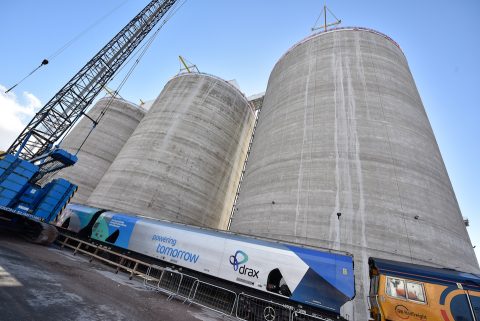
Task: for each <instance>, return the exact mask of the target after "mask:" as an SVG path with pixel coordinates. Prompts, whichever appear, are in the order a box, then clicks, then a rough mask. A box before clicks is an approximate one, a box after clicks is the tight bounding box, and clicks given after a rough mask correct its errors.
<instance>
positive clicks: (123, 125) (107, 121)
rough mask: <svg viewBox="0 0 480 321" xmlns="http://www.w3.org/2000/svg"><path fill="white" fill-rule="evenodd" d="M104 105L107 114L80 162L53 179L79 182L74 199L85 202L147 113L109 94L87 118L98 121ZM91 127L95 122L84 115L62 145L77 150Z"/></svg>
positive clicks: (83, 150)
mask: <svg viewBox="0 0 480 321" xmlns="http://www.w3.org/2000/svg"><path fill="white" fill-rule="evenodd" d="M107 105H108V106H107ZM105 107H108V108H107V109H106V112H105V114H104V116H103V117H102V119H101V120H100V122H99V123H98V124H97V125H96V127H95V129H94V130H93V131H92V133H91V134H90V136H89V137H88V139H87V140H86V141H85V143H84V144H83V146H82V148H81V149H80V151H79V152H78V154H77V156H78V162H77V163H76V164H75V165H74V166H72V167H68V168H65V169H63V170H61V171H60V172H58V174H55V176H54V178H57V177H62V178H65V179H67V180H68V181H70V182H72V183H74V184H76V185H78V190H77V192H76V193H75V196H74V197H73V199H72V202H76V203H81V204H85V202H86V201H87V199H88V197H89V196H90V194H91V193H92V192H93V190H94V189H95V187H96V186H97V184H98V182H99V181H100V179H101V178H102V177H103V175H104V174H105V172H106V171H107V169H108V168H109V167H110V165H111V164H112V162H113V160H114V159H115V157H117V155H118V153H119V152H120V150H121V149H122V147H123V145H124V144H125V142H126V141H127V140H128V138H129V137H130V135H131V134H132V133H133V131H134V130H135V128H136V127H137V126H138V124H139V123H140V120H141V119H142V118H143V116H144V115H145V110H144V109H143V108H140V107H139V106H137V105H135V104H133V103H130V102H128V101H126V100H123V99H119V98H112V97H106V98H102V99H100V100H99V101H98V102H97V103H96V104H95V105H94V106H93V107H92V109H91V110H90V111H89V112H88V113H87V115H88V117H90V118H91V119H93V120H96V119H97V118H98V116H99V115H100V114H101V113H102V111H103V110H104V109H105ZM92 126H93V123H92V121H91V120H90V119H88V118H87V117H83V119H82V120H81V121H80V122H79V123H78V124H77V125H76V126H75V127H74V128H73V129H72V131H71V132H70V133H69V134H68V135H67V136H66V137H65V139H64V140H63V142H62V144H61V148H63V149H65V150H67V151H68V152H70V153H76V152H77V150H78V148H79V147H80V146H81V145H82V143H83V141H84V140H85V138H86V137H87V135H88V134H89V132H90V130H91V129H92Z"/></svg>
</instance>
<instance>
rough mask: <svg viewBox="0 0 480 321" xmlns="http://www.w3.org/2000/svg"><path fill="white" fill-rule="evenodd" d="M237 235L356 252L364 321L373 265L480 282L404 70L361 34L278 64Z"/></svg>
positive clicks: (338, 34) (385, 46)
mask: <svg viewBox="0 0 480 321" xmlns="http://www.w3.org/2000/svg"><path fill="white" fill-rule="evenodd" d="M337 213H340V215H337ZM230 229H231V230H232V231H234V232H239V233H246V234H253V235H259V236H260V235H261V236H266V237H271V238H275V239H280V240H286V241H292V242H297V243H303V244H309V245H316V246H322V247H329V248H333V249H338V250H344V251H348V252H351V253H353V254H354V256H355V262H356V264H355V270H356V291H357V292H356V293H357V294H356V299H355V302H354V305H353V307H351V309H350V312H345V313H348V314H350V315H352V313H353V314H354V316H355V320H367V319H368V315H367V314H368V310H367V303H366V298H367V295H368V287H369V276H368V257H370V256H374V257H381V258H387V259H393V260H398V261H405V262H412V263H420V264H428V265H435V266H444V267H450V268H456V269H459V270H464V271H471V272H478V271H479V270H478V263H477V261H476V258H475V254H474V252H473V249H472V244H471V242H470V239H469V236H468V233H467V231H466V228H465V225H464V222H463V218H462V215H461V213H460V209H459V206H458V203H457V200H456V198H455V194H454V192H453V188H452V185H451V183H450V180H449V177H448V174H447V171H446V168H445V165H444V163H443V160H442V157H441V154H440V150H439V148H438V146H437V142H436V140H435V136H434V133H433V131H432V128H431V126H430V123H429V120H428V118H427V115H426V112H425V109H424V107H423V104H422V101H421V98H420V95H419V93H418V91H417V88H416V85H415V82H414V79H413V77H412V75H411V72H410V69H409V67H408V63H407V60H406V58H405V56H404V54H403V53H402V51H401V49H400V48H399V47H398V45H397V44H396V43H395V42H394V41H393V40H391V39H390V38H388V37H387V36H385V35H383V34H381V33H379V32H376V31H373V30H367V29H362V28H346V29H338V30H331V31H327V32H323V33H319V34H316V35H313V36H311V37H309V38H307V39H305V40H303V41H301V42H299V43H298V44H296V45H295V46H294V47H292V48H291V49H290V50H289V51H288V52H287V53H286V54H285V55H284V56H283V57H281V59H280V60H279V61H278V62H277V64H276V65H275V67H274V69H273V71H272V73H271V75H270V79H269V82H268V87H267V91H266V94H265V99H264V102H263V107H262V111H261V113H260V116H259V120H258V124H257V128H256V132H255V139H254V140H253V145H252V149H251V153H250V156H249V160H248V163H247V166H246V172H245V176H244V179H243V182H242V186H241V190H240V195H239V197H238V201H237V205H236V209H235V211H234V215H233V217H232V223H231V228H230ZM347 310H348V309H347ZM352 311H354V312H352Z"/></svg>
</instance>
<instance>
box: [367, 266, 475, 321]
mask: <svg viewBox="0 0 480 321" xmlns="http://www.w3.org/2000/svg"><path fill="white" fill-rule="evenodd" d="M369 265H370V294H369V302H370V316H371V318H372V319H373V320H375V321H404V320H422V321H480V276H479V275H475V274H472V273H466V272H460V271H456V270H451V269H442V268H434V267H429V266H424V265H416V264H409V263H403V262H395V261H390V260H384V259H377V258H370V260H369Z"/></svg>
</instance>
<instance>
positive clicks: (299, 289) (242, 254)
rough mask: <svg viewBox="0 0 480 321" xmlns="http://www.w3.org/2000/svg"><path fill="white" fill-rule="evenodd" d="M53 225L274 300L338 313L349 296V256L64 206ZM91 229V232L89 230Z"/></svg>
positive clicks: (351, 275)
mask: <svg viewBox="0 0 480 321" xmlns="http://www.w3.org/2000/svg"><path fill="white" fill-rule="evenodd" d="M57 225H58V226H60V227H63V228H66V229H68V230H70V231H73V232H80V231H83V232H85V230H86V229H87V230H89V233H90V238H91V239H93V240H97V241H100V242H104V243H107V244H111V245H113V246H116V247H118V248H122V249H126V250H129V251H131V252H136V253H139V254H141V255H145V256H148V257H151V258H155V259H158V260H161V261H163V262H166V263H168V264H173V265H176V266H179V267H182V268H186V269H189V270H192V271H196V272H198V273H202V274H206V275H208V276H211V277H214V278H218V279H220V280H223V281H227V282H230V283H233V284H235V285H239V286H242V287H246V288H249V289H251V290H254V291H260V292H262V293H263V294H266V295H268V296H269V297H271V298H272V300H274V299H281V301H283V302H284V300H288V301H289V302H291V303H292V304H293V303H296V304H297V305H298V304H300V305H302V306H303V305H308V306H310V307H313V308H314V309H320V310H322V311H325V312H329V313H334V314H336V315H339V314H340V309H341V307H342V306H343V305H344V304H346V303H347V302H349V301H351V300H352V299H353V297H354V296H355V283H354V270H353V257H352V255H350V254H347V253H340V252H334V251H330V250H327V249H319V248H313V247H302V246H299V245H294V244H288V243H282V242H276V241H273V240H268V239H261V238H256V237H252V236H246V235H239V234H234V233H230V232H224V231H218V230H213V229H208V228H200V227H195V226H191V225H185V224H179V223H172V222H169V221H163V220H155V219H150V218H146V217H142V216H134V215H128V214H123V213H116V212H111V211H103V210H101V209H97V208H91V207H87V206H83V205H77V204H69V205H68V206H67V208H66V210H65V211H64V212H63V214H62V215H61V216H60V217H59V219H58V222H57ZM90 231H91V232H90Z"/></svg>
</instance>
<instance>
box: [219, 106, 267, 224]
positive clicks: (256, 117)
mask: <svg viewBox="0 0 480 321" xmlns="http://www.w3.org/2000/svg"><path fill="white" fill-rule="evenodd" d="M252 105H253V103H252ZM255 107H256V106H254V108H255ZM261 110H262V107H261V105H260V108H258V109H256V115H255V123H254V124H253V130H252V136H251V137H250V142H249V143H248V149H247V155H246V156H245V161H244V162H243V168H242V173H241V174H240V180H239V181H238V186H237V192H236V193H235V198H234V200H233V206H232V210H231V212H230V218H229V219H228V224H227V231H229V230H230V224H232V218H233V215H234V214H235V208H236V206H237V200H238V196H239V195H240V188H241V186H242V181H243V176H244V175H245V168H246V167H247V162H248V157H249V156H250V150H251V149H252V143H253V138H254V137H255V131H256V129H257V123H258V118H259V116H260V111H261Z"/></svg>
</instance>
